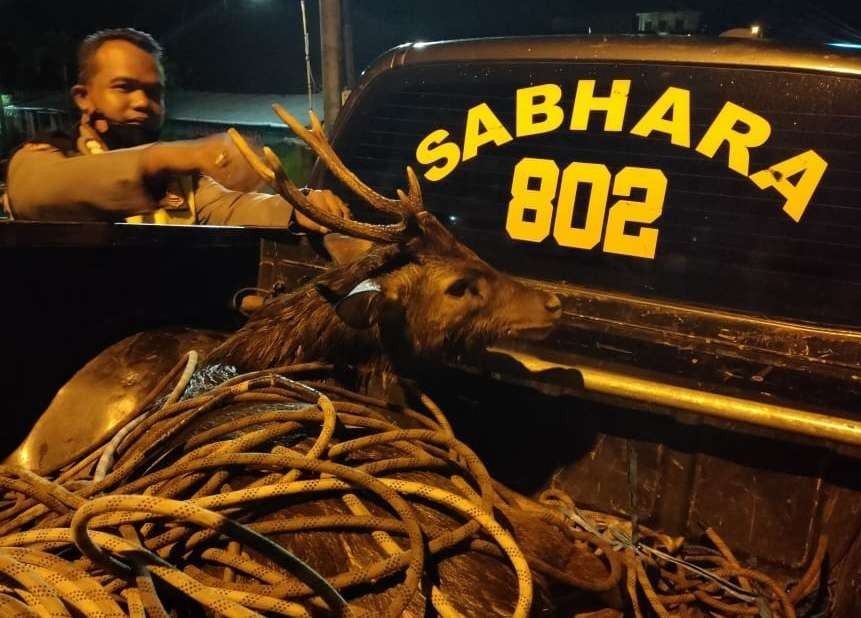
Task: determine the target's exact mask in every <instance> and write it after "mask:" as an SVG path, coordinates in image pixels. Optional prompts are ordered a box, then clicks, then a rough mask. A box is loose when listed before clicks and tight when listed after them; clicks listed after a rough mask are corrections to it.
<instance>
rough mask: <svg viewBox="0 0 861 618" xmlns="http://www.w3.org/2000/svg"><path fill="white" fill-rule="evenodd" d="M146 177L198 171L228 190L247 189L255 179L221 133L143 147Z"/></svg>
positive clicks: (234, 147)
mask: <svg viewBox="0 0 861 618" xmlns="http://www.w3.org/2000/svg"><path fill="white" fill-rule="evenodd" d="M142 165H143V173H144V176H147V177H150V178H152V177H157V176H160V175H164V174H193V173H196V172H200V173H201V174H206V175H207V176H209V177H211V178H214V179H215V180H216V181H217V182H218V183H219V184H221V185H223V186H225V187H227V188H228V189H237V190H243V189H245V190H247V189H249V188H252V187H254V186H256V185H257V184H258V183H259V177H258V176H257V174H256V173H255V172H254V170H252V169H251V166H250V165H248V163H247V162H246V161H245V158H244V157H243V156H242V154H241V153H240V152H239V150H238V149H237V148H236V146H235V145H234V144H233V142H232V141H231V139H230V138H229V137H227V135H226V134H224V133H219V134H216V135H210V136H208V137H204V138H201V139H193V140H183V141H177V142H157V143H155V144H152V145H150V146H147V147H146V149H145V150H144V153H143V157H142Z"/></svg>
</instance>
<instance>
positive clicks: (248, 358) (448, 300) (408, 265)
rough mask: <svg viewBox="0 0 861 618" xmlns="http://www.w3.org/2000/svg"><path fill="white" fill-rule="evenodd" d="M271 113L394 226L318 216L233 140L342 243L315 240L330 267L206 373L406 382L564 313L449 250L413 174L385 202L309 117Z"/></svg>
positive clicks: (548, 298) (275, 167)
mask: <svg viewBox="0 0 861 618" xmlns="http://www.w3.org/2000/svg"><path fill="white" fill-rule="evenodd" d="M274 109H275V112H276V113H277V114H278V115H279V117H280V118H281V119H282V120H283V121H284V122H285V124H287V125H288V126H289V127H290V129H292V130H293V132H294V133H295V134H296V135H297V136H299V137H300V138H301V139H302V140H303V141H304V142H305V143H307V144H308V145H309V146H311V148H312V150H313V151H314V153H315V154H316V155H317V156H318V157H319V160H320V161H321V162H322V163H323V164H324V165H325V166H326V167H327V168H328V169H329V170H330V171H331V172H332V173H333V174H334V175H335V176H336V177H337V178H338V179H339V180H340V181H341V182H342V183H343V184H344V185H345V186H346V187H347V188H348V189H350V190H351V191H352V192H353V193H355V194H356V195H357V196H359V197H360V198H361V200H362V202H363V203H364V204H367V205H368V206H369V207H370V208H372V209H373V210H375V211H377V212H379V213H382V214H383V215H388V216H393V217H396V218H397V221H396V222H395V223H390V224H369V223H363V222H359V221H353V220H350V219H341V218H338V217H335V216H333V215H330V214H328V213H326V212H323V211H321V210H319V209H317V208H315V207H314V206H313V204H312V203H311V202H310V201H309V200H308V199H307V198H306V197H305V195H304V194H303V193H302V191H300V190H299V188H298V187H297V186H296V185H295V184H294V183H293V182H291V181H290V180H289V178H287V176H286V174H285V173H284V171H283V168H282V167H281V165H280V162H278V159H277V157H275V155H274V153H272V151H271V150H268V149H265V150H264V156H265V157H266V159H267V161H266V162H265V163H264V162H263V161H262V160H260V159H259V157H257V155H256V154H255V153H254V151H253V150H252V149H251V148H250V147H249V146H248V144H247V143H246V142H245V141H244V139H243V138H242V137H241V135H240V134H239V133H238V132H236V131H235V130H231V131H230V132H229V133H230V136H231V138H233V140H234V142H235V144H236V145H237V147H238V148H239V150H240V152H242V154H243V155H244V156H245V157H246V159H247V160H248V161H249V163H250V164H251V166H252V167H253V168H254V169H255V170H256V171H257V172H258V173H259V174H260V176H261V177H262V178H263V179H264V180H266V181H267V182H269V183H270V184H271V185H272V186H273V187H274V188H275V189H277V190H278V191H279V192H280V193H281V195H282V196H284V197H285V199H287V200H288V201H290V202H291V203H292V204H294V206H295V208H297V209H298V210H299V211H301V212H302V213H303V214H305V215H306V216H307V217H308V218H310V219H312V220H314V221H315V222H317V223H319V224H320V225H323V226H325V227H327V228H329V229H330V230H333V231H334V232H339V234H329V235H327V236H326V238H325V240H324V244H325V247H326V249H327V251H328V252H329V254H330V255H331V256H332V258H333V259H334V261H335V266H334V267H333V268H331V269H329V270H328V271H327V272H325V273H323V274H322V275H320V276H318V277H317V278H315V279H314V280H313V281H311V282H310V283H308V284H307V285H305V286H303V287H302V288H300V289H298V290H296V291H294V292H293V293H291V294H287V295H283V296H281V297H276V298H275V299H274V300H272V301H271V302H269V303H267V304H266V305H264V306H263V307H262V308H261V309H260V310H259V311H257V312H255V313H254V314H252V316H251V318H250V319H249V320H248V322H247V323H246V324H245V325H244V326H243V327H242V328H240V329H239V331H237V332H236V333H235V334H233V335H232V336H230V337H229V338H228V340H227V341H225V342H224V344H222V345H221V346H219V347H218V348H217V349H216V350H215V351H214V352H213V353H212V354H211V355H210V357H209V363H210V364H214V363H223V364H231V365H235V366H236V367H238V368H240V369H243V370H254V369H263V368H266V367H273V366H277V365H283V364H286V363H290V362H306V361H308V360H318V361H329V362H332V363H333V364H335V365H336V366H344V365H352V366H356V367H359V368H361V369H363V370H365V371H368V372H371V373H376V374H394V375H403V374H404V373H405V372H408V371H409V369H410V367H411V366H412V365H414V363H415V362H416V361H417V360H419V359H421V360H423V361H428V360H441V359H443V358H444V357H446V356H450V355H452V354H456V353H459V352H463V351H466V350H470V349H476V348H481V347H485V346H487V345H489V344H490V343H492V342H494V341H495V340H497V339H499V338H501V337H511V336H520V337H530V338H536V337H541V336H543V335H546V334H547V333H548V332H549V331H550V330H551V329H552V328H553V326H554V325H555V323H556V322H557V321H558V320H559V318H560V316H561V314H562V304H561V302H560V300H559V298H558V296H556V295H555V294H553V293H552V292H546V291H543V290H539V289H536V288H533V287H529V286H527V285H525V284H523V283H521V282H520V281H517V280H516V279H514V278H512V277H510V276H508V275H505V274H503V273H501V272H499V271H498V270H496V269H494V268H493V267H491V266H490V265H489V264H488V263H487V262H485V261H484V260H482V259H481V258H479V257H478V255H476V254H475V252H473V251H472V250H471V249H469V248H468V247H466V246H465V245H463V244H461V243H460V242H458V241H457V239H456V238H455V237H454V235H453V234H452V233H451V232H450V231H449V230H448V229H446V228H445V227H444V226H443V225H442V224H441V223H440V222H439V220H438V219H437V218H436V217H434V216H433V215H432V214H431V213H430V212H429V211H428V210H426V209H425V208H424V204H423V199H422V193H421V188H420V185H419V181H418V179H417V177H416V174H415V173H414V172H413V170H412V168H410V167H407V170H406V172H407V180H408V186H409V191H408V192H407V193H404V192H403V191H401V190H398V198H397V199H391V198H387V197H384V196H382V195H380V194H379V193H377V192H376V191H374V190H373V189H372V188H371V187H369V186H367V185H366V184H364V183H363V182H362V181H361V180H360V179H359V178H357V177H356V175H355V174H353V173H352V172H351V171H350V170H348V169H347V168H346V166H345V165H344V163H343V161H341V159H340V158H339V157H338V155H337V154H336V153H335V152H334V150H333V148H332V147H331V145H330V144H329V142H328V140H327V139H326V136H325V134H324V132H323V129H322V127H321V125H320V123H319V121H318V120H317V118H316V116H315V115H314V114H313V112H312V113H311V129H310V130H309V129H306V128H305V127H304V126H303V125H302V124H301V123H300V122H299V121H298V120H296V119H295V118H294V117H293V116H291V115H290V114H289V113H288V112H287V111H286V110H285V109H284V108H283V107H281V106H278V105H276V106H274Z"/></svg>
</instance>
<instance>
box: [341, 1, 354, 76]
mask: <svg viewBox="0 0 861 618" xmlns="http://www.w3.org/2000/svg"><path fill="white" fill-rule="evenodd" d="M350 3H351V2H350V0H341V21H342V22H343V23H344V84H345V85H346V86H347V88H349V89H350V90H352V89H353V88H354V87H355V86H356V61H355V59H354V58H353V12H352V11H351V10H350Z"/></svg>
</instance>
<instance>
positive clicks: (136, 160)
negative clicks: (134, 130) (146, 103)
mask: <svg viewBox="0 0 861 618" xmlns="http://www.w3.org/2000/svg"><path fill="white" fill-rule="evenodd" d="M228 146H229V144H228V143H227V142H226V138H225V137H224V136H212V137H208V138H203V139H199V140H190V141H181V142H158V143H155V144H149V145H146V146H140V147H138V148H125V149H121V150H112V151H109V152H104V153H100V154H93V155H84V156H75V157H66V156H65V155H64V154H63V153H62V152H60V150H58V149H57V148H54V147H53V146H51V145H49V144H28V145H25V146H24V147H23V148H22V149H21V150H19V151H18V152H17V153H16V154H15V156H13V157H12V160H11V161H10V162H9V171H8V173H7V185H8V187H7V191H8V194H9V201H10V205H11V210H12V212H13V214H14V215H15V217H16V218H19V219H35V220H43V221H52V220H53V221H82V220H90V221H92V220H95V221H119V220H122V219H124V218H125V217H127V216H129V215H135V214H140V213H144V212H150V211H153V210H156V209H157V208H159V204H158V200H159V199H161V197H162V196H163V193H164V189H165V187H166V183H167V179H168V178H169V176H170V175H172V174H189V173H195V172H198V171H201V172H203V173H207V172H210V171H213V170H215V169H218V167H219V163H218V161H219V157H220V156H221V155H222V154H223V153H225V152H226V148H227V147H228ZM221 158H223V157H221Z"/></svg>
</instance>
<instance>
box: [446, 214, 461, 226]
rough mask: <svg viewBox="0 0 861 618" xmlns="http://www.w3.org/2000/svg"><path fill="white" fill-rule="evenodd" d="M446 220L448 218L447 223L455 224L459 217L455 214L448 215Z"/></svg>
mask: <svg viewBox="0 0 861 618" xmlns="http://www.w3.org/2000/svg"><path fill="white" fill-rule="evenodd" d="M448 220H449V223H455V224H456V223H457V222H458V221H460V217H457V216H455V215H449V216H448Z"/></svg>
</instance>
